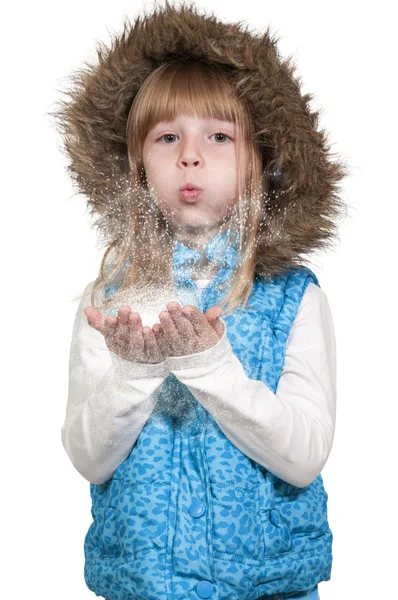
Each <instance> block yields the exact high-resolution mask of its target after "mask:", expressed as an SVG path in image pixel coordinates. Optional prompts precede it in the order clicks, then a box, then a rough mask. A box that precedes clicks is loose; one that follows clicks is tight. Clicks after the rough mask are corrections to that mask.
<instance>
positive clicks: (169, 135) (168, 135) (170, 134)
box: [159, 133, 176, 140]
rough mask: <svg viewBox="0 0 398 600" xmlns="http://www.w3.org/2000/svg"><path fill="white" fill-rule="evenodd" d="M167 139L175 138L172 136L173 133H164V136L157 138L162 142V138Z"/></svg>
mask: <svg viewBox="0 0 398 600" xmlns="http://www.w3.org/2000/svg"><path fill="white" fill-rule="evenodd" d="M166 137H167V138H169V137H176V136H175V135H174V133H165V134H164V135H162V137H160V138H159V140H162V139H163V138H166Z"/></svg>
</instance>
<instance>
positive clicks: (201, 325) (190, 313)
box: [182, 305, 213, 337]
mask: <svg viewBox="0 0 398 600" xmlns="http://www.w3.org/2000/svg"><path fill="white" fill-rule="evenodd" d="M182 312H183V314H184V315H185V316H186V317H187V319H189V321H190V323H191V324H192V327H193V329H194V331H195V333H196V335H197V336H199V337H200V336H203V335H204V334H206V333H207V332H208V331H209V329H210V330H212V329H213V328H212V326H211V325H210V323H209V322H208V320H207V319H206V317H205V316H204V314H203V313H202V312H201V311H200V310H199V309H198V308H196V306H190V305H187V306H184V308H183V309H182Z"/></svg>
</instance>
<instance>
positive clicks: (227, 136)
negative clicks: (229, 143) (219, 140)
mask: <svg viewBox="0 0 398 600" xmlns="http://www.w3.org/2000/svg"><path fill="white" fill-rule="evenodd" d="M213 135H223V136H224V137H225V138H228V139H229V140H230V139H231V138H230V137H229V135H227V134H226V133H221V131H219V132H218V133H214V134H213Z"/></svg>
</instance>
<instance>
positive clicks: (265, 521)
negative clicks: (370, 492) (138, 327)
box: [84, 233, 332, 600]
mask: <svg viewBox="0 0 398 600" xmlns="http://www.w3.org/2000/svg"><path fill="white" fill-rule="evenodd" d="M225 237H226V234H225V233H223V234H219V235H218V236H216V237H215V238H213V240H211V242H210V243H209V245H208V247H207V250H206V253H207V255H208V257H209V258H211V259H212V260H216V261H218V264H219V266H220V270H219V271H218V273H217V274H216V275H215V276H214V277H213V278H212V280H211V281H210V282H209V284H208V286H207V287H206V288H205V289H204V290H203V292H202V293H200V291H199V290H198V288H197V286H196V284H195V282H194V281H193V280H192V279H191V277H190V271H189V260H190V258H192V259H193V260H195V258H197V254H198V253H197V252H195V251H194V250H191V249H190V248H187V247H186V246H184V245H183V244H181V243H180V242H177V243H176V245H175V250H174V255H173V266H174V271H173V272H174V278H175V282H176V284H177V289H178V293H179V296H178V298H177V299H179V301H181V303H182V304H187V303H189V304H195V306H197V307H198V308H200V309H201V310H202V312H206V310H207V309H208V308H210V306H213V305H214V304H217V303H218V301H220V300H221V299H222V298H223V297H224V295H225V293H226V292H225V290H224V291H223V292H222V293H220V289H219V286H220V284H222V283H224V282H228V280H229V276H230V275H231V269H233V268H234V266H235V265H236V255H237V245H236V244H234V243H231V244H230V245H229V246H228V247H227V249H226V250H224V251H223V252H222V254H221V255H220V256H217V252H218V250H219V249H220V247H222V246H220V243H221V242H223V240H224V239H225ZM228 239H229V238H227V241H228ZM310 282H313V283H315V284H316V285H318V286H319V282H318V280H317V278H316V276H315V274H314V273H313V272H312V271H311V270H309V269H308V268H307V267H300V268H294V269H293V270H292V272H290V273H287V274H283V275H281V276H278V277H275V278H272V279H268V280H267V279H265V278H264V277H263V276H260V275H256V276H255V279H254V284H253V289H252V292H251V295H250V298H249V302H248V304H247V306H246V308H245V309H243V310H240V309H237V310H235V311H234V312H233V313H231V314H230V315H228V316H226V317H224V316H222V319H223V320H224V322H225V323H226V325H227V335H228V340H229V342H230V344H231V346H232V349H233V351H234V354H235V355H236V356H237V357H238V358H239V360H240V362H241V363H242V365H243V367H244V370H245V372H246V374H247V376H248V377H249V378H251V379H257V380H261V381H263V382H264V383H265V384H266V385H267V386H268V387H269V388H270V389H271V390H272V391H273V392H274V393H275V391H276V388H277V385H278V380H279V377H280V375H281V372H282V367H283V361H284V355H285V348H286V342H287V339H288V336H289V332H290V329H291V326H292V324H293V321H294V319H295V317H296V314H297V310H298V308H299V305H300V302H301V299H302V296H303V294H304V292H305V289H306V287H307V285H308V284H309V283H310ZM119 285H120V284H119ZM114 289H115V288H107V294H108V296H109V295H110V294H112V293H113V291H114ZM228 289H229V288H228ZM109 314H111V313H109ZM113 314H115V312H114V313H113ZM156 393H157V396H158V400H157V403H156V406H155V408H154V410H153V413H152V415H151V417H150V418H149V419H148V421H147V422H146V424H145V426H144V427H143V429H142V431H141V434H140V436H139V437H138V439H137V441H136V443H135V444H134V446H133V448H132V450H131V453H130V455H129V456H128V457H127V459H126V460H125V461H124V462H123V463H122V464H121V465H120V466H119V467H118V468H117V469H116V471H115V473H114V475H113V477H112V478H111V479H110V480H108V481H106V482H105V483H103V484H92V483H91V484H90V493H91V499H92V509H91V514H92V518H93V522H92V524H91V526H90V528H89V530H88V532H87V534H86V537H85V541H84V555H85V566H84V577H85V582H86V584H87V586H88V588H89V589H90V590H92V591H93V592H95V594H96V595H97V596H103V597H104V598H106V599H107V600H144V599H145V600H149V599H150V600H166V599H167V600H187V599H194V598H211V600H255V599H257V598H259V597H260V596H261V595H263V594H274V593H277V592H280V593H287V592H294V591H296V592H298V591H304V590H309V589H311V588H313V587H314V586H315V585H316V584H317V583H319V582H320V581H327V580H329V579H330V576H331V567H332V533H331V530H330V528H329V525H328V521H327V498H328V496H327V494H326V492H325V490H324V486H323V480H322V477H321V475H319V476H318V477H317V478H316V479H315V480H314V481H313V482H312V483H311V484H310V485H308V486H306V487H304V488H298V487H295V486H293V485H291V484H289V483H287V482H285V481H283V480H282V479H280V478H279V477H277V476H276V475H274V474H273V473H271V471H268V470H267V469H266V468H264V467H263V466H261V465H259V464H258V463H256V462H255V461H254V460H252V459H250V458H249V457H248V456H246V455H245V454H243V453H242V452H241V451H240V450H239V449H238V448H237V447H236V446H234V444H233V443H232V442H230V441H229V439H228V438H227V437H226V436H225V435H224V433H223V432H222V431H221V429H220V427H219V426H218V425H217V422H216V421H215V420H214V419H213V418H212V416H211V415H210V414H209V413H208V412H207V411H206V409H204V408H203V406H202V405H201V404H200V403H199V402H198V401H197V400H196V399H195V398H194V396H193V395H192V394H191V392H190V391H189V390H188V388H187V387H186V386H185V385H184V384H182V383H181V382H179V380H178V379H177V378H176V377H175V376H174V375H173V374H169V375H168V376H167V377H166V379H165V380H164V382H163V384H161V386H160V387H159V388H158V390H157V392H156Z"/></svg>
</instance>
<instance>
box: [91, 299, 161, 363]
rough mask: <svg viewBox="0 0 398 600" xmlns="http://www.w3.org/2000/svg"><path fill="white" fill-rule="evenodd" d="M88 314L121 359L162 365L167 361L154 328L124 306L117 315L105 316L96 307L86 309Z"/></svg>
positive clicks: (110, 347) (93, 325) (92, 325)
mask: <svg viewBox="0 0 398 600" xmlns="http://www.w3.org/2000/svg"><path fill="white" fill-rule="evenodd" d="M84 314H85V315H86V317H87V320H88V323H89V325H91V327H94V328H95V329H97V330H98V331H100V332H101V333H102V335H103V336H104V338H105V343H106V345H107V346H108V348H109V350H111V351H112V352H114V353H115V354H118V355H119V356H120V357H121V358H124V359H126V360H131V361H133V362H140V363H159V362H162V361H163V360H164V359H165V355H164V354H163V351H162V350H161V349H160V347H159V345H158V342H157V339H156V338H155V335H154V333H153V331H152V329H151V328H150V327H142V320H141V317H140V315H139V314H138V313H132V312H131V309H130V308H129V307H128V306H121V307H120V308H119V311H118V315H117V316H109V317H107V316H105V315H102V314H101V313H100V312H98V310H96V309H95V308H94V307H93V306H86V308H85V309H84Z"/></svg>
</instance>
